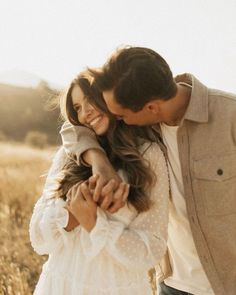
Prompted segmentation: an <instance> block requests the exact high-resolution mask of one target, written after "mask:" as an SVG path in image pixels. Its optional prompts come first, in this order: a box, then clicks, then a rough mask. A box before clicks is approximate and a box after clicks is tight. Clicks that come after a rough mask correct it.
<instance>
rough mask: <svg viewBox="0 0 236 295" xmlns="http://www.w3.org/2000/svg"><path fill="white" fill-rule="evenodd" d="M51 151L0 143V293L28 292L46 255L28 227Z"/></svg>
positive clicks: (28, 294) (13, 294)
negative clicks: (37, 247)
mask: <svg viewBox="0 0 236 295" xmlns="http://www.w3.org/2000/svg"><path fill="white" fill-rule="evenodd" d="M54 153H55V149H50V150H39V149H33V148H30V147H28V146H23V145H11V144H7V143H0V295H30V294H32V293H33V290H34V287H35V284H36V283H37V281H38V277H39V274H40V272H41V267H42V263H43V262H44V261H45V260H46V258H47V257H46V256H45V257H43V256H39V255H37V254H36V253H34V251H33V249H32V247H31V244H30V241H29V234H28V228H29V221H30V217H31V214H32V210H33V206H34V204H35V202H36V200H37V199H38V198H39V197H40V194H41V192H42V188H43V185H44V182H45V176H44V177H40V176H42V175H45V174H46V173H47V170H48V168H49V166H50V163H51V159H52V157H53V155H54ZM153 289H154V290H155V282H154V281H153ZM153 294H156V293H155V291H154V292H153Z"/></svg>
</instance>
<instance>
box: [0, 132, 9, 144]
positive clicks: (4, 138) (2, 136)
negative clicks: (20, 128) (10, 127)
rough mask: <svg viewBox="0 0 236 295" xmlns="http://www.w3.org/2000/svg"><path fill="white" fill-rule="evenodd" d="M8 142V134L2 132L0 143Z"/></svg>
mask: <svg viewBox="0 0 236 295" xmlns="http://www.w3.org/2000/svg"><path fill="white" fill-rule="evenodd" d="M6 140H7V136H6V134H5V133H4V132H3V131H1V130H0V141H6Z"/></svg>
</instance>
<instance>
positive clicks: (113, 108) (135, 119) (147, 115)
mask: <svg viewBox="0 0 236 295" xmlns="http://www.w3.org/2000/svg"><path fill="white" fill-rule="evenodd" d="M103 97H104V100H105V102H106V104H107V107H108V109H109V111H110V112H111V113H112V114H113V115H115V116H116V117H117V119H119V120H123V121H124V122H125V123H126V124H127V125H139V126H144V125H152V124H155V123H158V120H157V118H156V116H155V115H154V114H153V113H152V112H150V111H149V110H148V108H146V107H145V106H144V108H143V109H142V110H140V111H138V112H134V111H132V110H130V109H127V108H124V107H122V106H121V105H120V104H118V103H117V102H116V100H115V97H114V93H113V90H106V91H103Z"/></svg>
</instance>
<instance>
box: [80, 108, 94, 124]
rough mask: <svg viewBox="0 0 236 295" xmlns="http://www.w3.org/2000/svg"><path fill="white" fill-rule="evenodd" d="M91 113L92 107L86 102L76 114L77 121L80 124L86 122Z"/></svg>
mask: <svg viewBox="0 0 236 295" xmlns="http://www.w3.org/2000/svg"><path fill="white" fill-rule="evenodd" d="M92 113H93V108H92V107H91V105H89V104H87V105H84V106H82V109H81V112H80V114H79V115H78V117H79V121H80V122H81V123H82V124H85V123H88V121H89V119H90V116H91V115H92Z"/></svg>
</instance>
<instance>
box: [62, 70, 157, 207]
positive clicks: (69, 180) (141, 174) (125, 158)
mask: <svg viewBox="0 0 236 295" xmlns="http://www.w3.org/2000/svg"><path fill="white" fill-rule="evenodd" d="M75 85H78V86H79V87H80V88H81V90H82V91H83V93H84V95H85V98H86V99H87V100H88V102H89V103H91V104H92V105H93V106H94V107H95V108H96V109H97V110H98V111H100V112H102V113H104V114H105V115H106V116H108V117H109V119H110V124H109V129H108V131H107V133H106V134H105V135H103V136H97V139H98V142H99V143H100V145H101V146H102V147H103V149H104V150H105V151H106V154H107V157H108V159H109V160H110V162H111V164H112V165H113V167H114V168H115V169H116V170H119V169H121V170H123V171H124V172H125V175H126V177H127V179H126V181H127V182H128V183H129V184H130V192H129V196H128V203H131V204H132V205H133V206H134V207H135V208H136V210H137V211H138V212H143V211H146V210H148V209H149V208H150V206H151V200H150V197H149V195H148V192H149V190H150V187H151V186H152V185H153V183H154V182H155V181H156V176H155V174H154V173H153V171H151V169H150V165H149V163H148V161H145V160H144V158H143V154H144V153H145V151H142V152H141V151H139V149H138V147H139V146H140V145H141V144H142V143H144V141H146V142H149V145H151V144H152V142H153V141H156V139H157V136H158V135H157V134H156V133H155V132H154V131H153V130H152V128H151V127H137V126H129V125H126V124H125V123H124V122H123V121H118V120H116V118H115V117H114V116H113V115H112V114H111V113H110V112H109V110H108V109H107V106H106V103H105V101H104V99H103V96H102V93H101V92H100V91H99V90H98V88H97V86H96V84H95V82H94V81H93V78H92V77H91V75H90V74H89V72H88V71H84V72H82V73H80V74H79V75H78V76H77V77H76V78H75V79H74V80H73V81H72V83H71V84H70V86H69V88H68V90H67V92H66V94H65V95H64V96H63V97H62V99H61V103H60V105H61V112H62V115H63V117H64V118H65V119H67V120H69V121H70V122H71V123H72V124H73V125H81V124H80V122H79V121H78V118H77V113H76V111H75V110H74V108H73V103H72V96H71V93H72V90H73V88H74V86H75ZM147 148H148V147H147ZM62 175H63V177H62V178H61V179H60V181H59V187H58V192H59V196H60V197H61V198H64V199H66V194H67V192H68V190H69V189H70V188H71V187H72V186H73V185H74V184H76V183H78V182H80V181H84V180H87V179H88V178H89V177H90V176H91V175H92V170H91V167H87V166H84V165H83V164H81V165H78V164H77V163H76V161H75V159H72V158H71V159H68V161H67V163H66V164H65V166H64V168H63V171H62Z"/></svg>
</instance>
